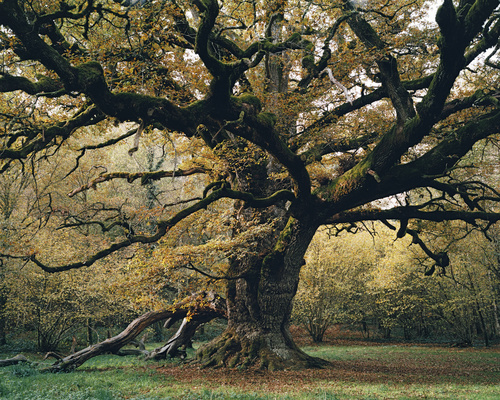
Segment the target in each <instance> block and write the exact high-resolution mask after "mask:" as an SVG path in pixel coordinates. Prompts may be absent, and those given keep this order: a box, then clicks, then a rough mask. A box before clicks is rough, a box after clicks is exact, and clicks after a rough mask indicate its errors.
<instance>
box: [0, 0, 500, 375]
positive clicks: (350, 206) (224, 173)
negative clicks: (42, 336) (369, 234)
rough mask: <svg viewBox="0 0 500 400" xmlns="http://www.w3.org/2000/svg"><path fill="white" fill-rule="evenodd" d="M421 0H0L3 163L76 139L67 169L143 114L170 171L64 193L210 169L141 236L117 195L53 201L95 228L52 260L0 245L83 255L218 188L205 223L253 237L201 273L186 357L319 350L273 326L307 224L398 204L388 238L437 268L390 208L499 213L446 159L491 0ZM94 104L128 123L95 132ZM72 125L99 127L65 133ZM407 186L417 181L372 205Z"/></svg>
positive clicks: (479, 96)
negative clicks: (202, 342) (202, 314)
mask: <svg viewBox="0 0 500 400" xmlns="http://www.w3.org/2000/svg"><path fill="white" fill-rule="evenodd" d="M134 4H135V3H134ZM425 9H426V8H425V7H424V6H423V2H422V1H414V0H412V1H405V0H401V1H395V2H379V1H378V0H373V1H369V2H367V3H366V4H363V5H361V6H360V4H359V3H353V2H351V1H350V0H339V1H338V2H331V1H328V2H316V3H314V4H313V3H310V2H305V3H304V2H299V1H273V0H264V1H257V0H254V1H248V2H230V1H229V2H224V4H219V3H218V2H217V1H216V0H194V1H192V2H189V1H183V0H178V1H172V2H164V1H159V0H158V1H155V0H152V1H148V2H142V3H140V4H138V5H136V6H135V7H132V4H131V3H130V4H129V5H126V6H124V5H122V4H120V3H119V2H116V1H102V2H99V3H96V2H94V1H91V0H89V1H75V2H73V1H70V2H64V3H59V4H55V3H49V2H45V1H43V0H40V1H29V2H26V1H17V0H3V1H1V2H0V24H1V25H2V27H3V28H4V29H3V30H2V33H1V34H0V40H1V44H0V48H1V49H2V62H3V66H2V71H1V76H0V91H1V92H2V93H4V94H5V96H6V98H7V99H8V101H6V106H5V110H4V112H3V113H2V115H1V118H2V121H3V126H2V132H1V134H2V149H1V151H0V158H1V160H2V166H1V168H0V171H2V173H3V172H6V171H8V170H9V169H10V168H12V167H13V166H16V165H27V164H31V165H34V164H37V163H39V162H43V161H44V160H50V159H52V157H56V159H57V157H58V155H60V154H62V153H61V150H62V149H63V148H66V147H69V148H73V149H75V148H76V154H75V156H74V157H72V159H71V160H69V156H66V157H65V160H66V161H67V163H66V164H65V166H64V168H65V169H66V173H65V174H63V175H73V173H75V172H76V171H77V170H78V168H79V162H80V160H81V159H82V157H85V156H86V154H87V153H88V152H93V151H94V150H95V151H98V150H104V151H106V150H107V149H108V148H110V147H111V146H113V145H115V144H117V143H119V142H121V141H123V140H125V139H127V138H130V139H132V137H133V139H132V140H133V144H132V146H131V153H133V152H134V150H135V149H136V148H137V147H138V146H140V145H141V140H142V138H143V137H144V136H146V135H148V136H149V134H150V133H151V132H155V131H160V132H162V134H163V137H164V140H166V141H169V140H170V139H169V138H170V137H171V135H174V133H173V132H177V133H179V134H180V135H182V136H183V137H184V138H185V140H186V141H187V142H189V143H190V144H189V146H191V147H190V148H191V149H192V150H193V152H192V157H190V158H186V159H185V160H183V161H184V163H182V164H180V165H179V164H175V165H174V168H172V170H169V169H165V170H161V171H156V172H130V171H127V172H116V173H113V172H105V173H101V174H99V175H98V176H96V177H95V178H94V179H93V180H91V181H89V182H88V183H87V184H84V185H82V186H80V187H77V188H75V189H74V190H73V191H71V193H70V194H71V195H73V197H74V196H75V195H78V194H81V193H82V192H84V191H85V190H88V189H90V188H97V187H98V186H99V189H100V190H101V189H102V187H105V185H108V184H113V183H114V181H116V180H117V179H119V178H125V179H127V180H128V181H134V180H138V179H140V181H141V183H143V184H146V183H148V182H149V181H150V180H151V179H159V178H162V177H177V178H181V179H182V178H183V177H185V176H191V175H193V174H206V175H208V177H209V179H210V181H211V182H212V183H210V184H209V185H208V186H206V187H205V189H204V190H199V191H198V194H197V195H196V196H195V197H191V201H190V202H186V201H187V200H189V199H182V200H180V201H177V202H176V203H177V205H176V206H175V207H174V208H170V207H164V208H161V209H159V210H158V213H157V215H156V217H157V221H156V222H155V226H156V229H155V231H154V233H150V232H147V231H145V230H144V229H143V228H142V227H140V226H138V227H139V229H137V230H136V226H134V225H133V224H132V225H131V222H132V221H131V218H130V216H129V214H128V213H127V212H124V211H125V210H124V208H123V207H121V208H119V207H118V209H117V207H116V206H115V207H109V206H107V205H106V206H104V207H102V208H100V209H99V208H97V209H96V208H92V209H93V210H95V212H94V213H90V214H87V219H85V220H81V219H80V220H79V219H75V218H74V215H73V212H72V208H69V207H68V211H69V213H70V219H68V218H65V221H66V227H69V226H68V224H69V225H70V226H72V227H76V226H75V224H76V225H79V227H78V228H80V229H81V228H82V227H89V226H92V227H96V228H100V229H101V230H102V231H104V232H108V237H107V239H106V240H104V241H103V242H101V244H100V246H99V245H98V246H97V247H94V246H92V247H93V248H96V250H95V251H93V252H92V254H90V255H88V256H87V255H83V254H81V255H78V254H75V253H72V254H70V253H67V256H68V257H69V258H66V259H64V257H62V259H61V261H60V262H59V263H54V262H52V258H51V257H49V256H47V255H46V254H44V253H43V251H40V252H39V253H34V252H31V253H29V252H27V253H26V252H25V253H24V254H22V255H20V254H19V253H13V252H9V253H5V254H4V257H7V258H12V257H28V258H29V260H30V261H31V262H33V263H35V264H36V265H37V266H39V267H40V268H42V269H44V270H45V271H47V272H57V271H65V270H71V269H77V268H82V267H89V266H91V265H93V264H95V263H96V262H97V261H98V260H101V259H103V258H104V257H106V256H108V255H110V254H112V253H115V252H119V251H121V250H123V249H125V248H130V247H132V248H133V246H134V245H137V244H140V243H142V244H150V243H154V242H157V241H158V240H160V239H161V238H162V237H164V236H166V235H168V234H170V233H171V232H172V231H173V230H174V228H175V227H176V226H177V224H178V223H179V222H181V221H183V220H185V219H187V218H189V217H190V216H191V215H193V214H194V213H196V212H198V211H200V210H203V209H206V208H207V207H209V206H211V205H212V204H214V203H215V202H219V201H220V200H222V199H232V200H234V203H232V204H231V205H230V206H229V207H230V208H229V209H228V210H230V212H229V213H228V214H225V215H224V216H223V218H222V219H221V224H222V222H223V224H225V225H224V226H227V227H228V235H229V236H230V237H234V238H236V237H238V236H240V235H241V234H242V233H244V232H248V231H250V232H252V233H253V234H250V235H248V236H247V238H249V239H251V240H249V241H248V242H247V245H246V246H241V247H240V248H245V251H243V252H242V253H241V254H238V253H237V252H235V253H232V254H227V255H226V269H225V271H224V273H223V275H218V276H214V278H226V280H227V289H226V297H227V305H228V315H229V321H228V328H227V330H226V332H225V333H224V334H223V335H222V336H221V337H220V338H219V339H217V340H215V341H214V342H213V343H211V344H209V345H207V346H206V347H204V348H203V349H202V350H201V351H200V353H199V357H200V359H201V361H202V362H203V363H204V364H205V365H220V364H230V365H233V366H234V365H248V364H252V363H258V364H260V365H261V366H262V367H268V368H283V367H287V366H291V365H293V366H295V367H296V366H298V365H303V366H314V365H319V364H321V362H320V361H319V360H315V359H312V358H311V357H309V356H307V355H306V354H305V353H303V352H301V351H300V350H299V349H298V348H297V347H296V346H295V344H294V343H293V340H292V338H291V336H290V334H289V330H288V325H289V320H290V314H291V304H292V299H293V297H294V295H295V293H296V290H297V286H298V281H299V273H300V269H301V267H302V266H303V264H304V254H305V252H306V250H307V248H308V246H309V243H310V241H311V240H312V238H313V236H314V233H315V232H316V230H317V229H318V228H319V227H320V226H321V225H323V224H342V223H356V222H359V221H363V220H388V219H393V220H400V221H401V224H400V227H399V229H398V232H397V236H398V237H402V236H404V235H405V234H407V233H410V234H411V235H412V237H413V241H414V242H415V243H417V244H419V245H420V247H421V248H422V249H427V255H428V256H429V257H431V258H432V259H433V260H434V261H435V263H436V264H437V265H438V267H440V268H442V269H445V268H446V267H447V266H448V263H449V257H448V256H447V254H446V253H444V252H433V251H430V250H429V248H428V247H426V246H425V243H424V242H423V240H422V239H420V238H419V235H418V231H417V230H415V229H408V228H407V227H408V221H409V220H415V219H423V220H431V221H437V222H441V221H444V220H461V221H465V222H467V223H469V224H474V225H476V226H477V227H478V229H483V230H487V228H489V227H491V225H492V224H493V223H495V222H496V221H497V220H498V219H499V218H500V214H498V213H496V212H495V210H496V209H495V207H496V206H495V205H496V202H497V201H498V199H499V196H498V191H496V190H495V188H494V187H492V185H489V184H488V183H487V182H486V181H483V180H480V179H477V180H473V181H471V180H469V179H464V177H463V176H462V175H461V174H460V171H461V168H465V167H470V165H469V164H467V160H465V163H462V164H461V163H460V161H461V159H462V158H463V157H465V156H466V155H467V154H468V152H469V151H470V150H471V149H472V148H473V147H474V145H475V144H476V143H477V142H480V141H482V140H486V139H492V138H494V135H495V134H497V133H498V130H499V127H500V113H499V111H498V109H497V107H496V105H497V104H498V101H497V98H496V95H497V76H498V75H497V70H498V64H497V61H498V60H497V51H498V46H497V44H498V38H499V35H500V20H499V18H498V1H497V0H477V1H473V0H462V1H460V2H458V3H454V2H452V1H451V0H444V1H443V2H442V4H441V7H440V8H439V11H438V13H437V16H436V22H437V26H436V25H433V24H427V22H426V21H427V19H426V18H427V16H426V15H425ZM14 92H16V95H15V96H14V95H12V94H13V93H14ZM113 121H114V122H118V123H121V122H126V121H130V122H133V123H135V125H134V128H133V129H132V130H131V131H129V132H128V133H113V132H112V131H108V129H109V127H110V123H111V122H113ZM90 126H96V127H97V128H98V129H100V130H102V131H108V132H111V133H109V134H108V136H107V135H104V137H99V136H98V137H96V142H94V143H93V144H87V145H84V146H74V143H75V142H74V141H73V140H74V139H77V138H78V136H79V135H84V134H85V133H86V132H87V129H88V127H90ZM160 136H161V134H160ZM165 156H167V157H168V155H167V153H165ZM68 161H71V162H68ZM165 165H167V164H165ZM169 167H170V166H169ZM420 188H427V189H428V193H429V195H428V196H425V197H423V198H418V197H417V198H416V199H414V198H413V197H412V196H407V201H406V202H404V201H403V202H399V203H398V202H397V201H392V202H391V201H381V202H377V200H382V199H386V198H387V197H389V196H395V195H398V194H405V193H408V192H409V191H412V190H414V189H420ZM48 198H50V197H48ZM50 204H51V203H50V202H48V203H45V206H46V207H45V208H44V210H45V211H47V210H50V207H49V206H50ZM169 204H170V203H169ZM224 204H227V203H224ZM181 205H183V207H182V208H181V207H180V206H181ZM41 214H44V215H41ZM50 214H51V213H50V212H49V213H47V212H46V213H39V215H37V216H36V218H39V219H40V218H41V219H42V220H43V218H46V216H47V215H50ZM69 221H71V222H69ZM63 223H64V222H63ZM111 233H112V235H111ZM49 250H50V251H52V252H53V249H49ZM62 255H64V254H62ZM75 256H80V258H79V259H78V260H77V261H75ZM187 265H188V266H190V267H193V266H194V267H195V268H196V269H198V270H200V269H201V268H200V266H198V265H194V264H193V263H192V262H191V263H188V264H187ZM227 278H229V279H227Z"/></svg>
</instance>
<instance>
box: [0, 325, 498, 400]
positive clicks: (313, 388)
mask: <svg viewBox="0 0 500 400" xmlns="http://www.w3.org/2000/svg"><path fill="white" fill-rule="evenodd" d="M295 334H296V338H297V341H298V342H299V343H300V344H301V346H302V348H303V349H304V350H305V351H306V352H307V353H309V354H311V355H313V356H317V357H321V358H324V359H326V360H328V361H330V362H331V364H330V365H329V366H328V367H326V368H324V369H320V370H301V371H274V372H269V371H262V370H253V369H249V370H238V369H200V368H199V367H197V366H196V365H193V364H184V363H180V362H178V361H173V362H172V361H171V362H148V363H146V362H144V361H143V360H142V359H140V358H135V357H116V356H111V355H108V356H102V357H98V358H95V359H92V360H89V361H88V362H87V363H85V364H84V365H83V366H82V367H80V368H79V369H78V370H76V371H75V372H72V373H69V374H41V373H39V372H37V371H36V370H35V369H34V368H32V367H30V366H28V365H19V366H11V367H6V368H2V369H0V399H2V400H3V399H7V400H18V399H19V400H38V399H44V400H45V399H46V400H50V399H54V400H55V399H65V400H90V399H95V400H115V399H116V400H121V399H135V400H153V399H183V400H192V399H193V400H194V399H201V400H204V399H207V400H208V399H252V400H254V399H364V400H368V399H422V398H424V399H425V398H426V399H477V400H479V399H480V400H484V399H491V400H493V399H500V346H499V345H495V346H491V347H489V348H484V347H477V348H457V347H449V346H444V345H432V344H415V343H405V344H402V343H390V342H375V341H364V340H362V338H351V339H346V338H339V335H338V334H339V332H337V333H335V332H333V333H332V334H330V335H328V336H327V337H326V341H325V343H322V344H312V343H311V342H310V341H309V340H308V339H307V336H306V335H303V332H295ZM299 338H300V339H299ZM2 356H3V355H2V354H0V358H2ZM27 356H28V357H29V356H30V355H28V354H27Z"/></svg>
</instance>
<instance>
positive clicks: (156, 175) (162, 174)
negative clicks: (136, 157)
mask: <svg viewBox="0 0 500 400" xmlns="http://www.w3.org/2000/svg"><path fill="white" fill-rule="evenodd" d="M207 172H208V170H207V169H205V168H202V167H193V168H189V169H186V170H182V169H177V170H175V171H154V172H111V173H107V174H102V175H99V176H98V177H97V178H94V179H92V180H91V181H90V182H89V183H87V184H85V185H82V186H80V187H78V188H76V189H74V190H72V191H71V192H70V193H68V196H69V197H73V196H74V195H76V194H77V193H81V192H83V191H85V190H88V189H96V187H97V185H98V184H99V183H103V182H108V181H111V180H113V179H126V180H127V182H129V183H132V182H133V181H135V180H136V179H140V180H141V185H145V184H147V183H148V182H150V181H152V180H158V179H161V178H175V177H181V176H190V175H195V174H205V173H207Z"/></svg>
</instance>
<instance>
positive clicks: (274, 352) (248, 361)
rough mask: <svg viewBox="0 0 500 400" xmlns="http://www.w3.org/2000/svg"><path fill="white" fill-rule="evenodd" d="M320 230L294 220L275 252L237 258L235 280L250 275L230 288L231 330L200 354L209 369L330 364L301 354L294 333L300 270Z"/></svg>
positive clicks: (229, 315) (202, 361)
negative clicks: (292, 317) (291, 326)
mask: <svg viewBox="0 0 500 400" xmlns="http://www.w3.org/2000/svg"><path fill="white" fill-rule="evenodd" d="M315 230H316V226H313V225H310V224H307V223H303V222H300V221H298V220H296V219H294V218H292V217H290V218H289V219H288V223H287V225H286V226H285V228H284V229H283V230H282V232H281V233H280V235H279V237H278V238H277V240H275V244H274V247H273V248H272V250H271V251H269V252H267V253H266V254H260V255H254V256H249V257H245V258H244V259H242V260H233V262H232V265H231V272H232V273H233V274H234V275H233V276H241V275H244V276H243V277H241V278H239V279H236V280H233V281H230V282H229V283H228V286H227V305H228V327H227V330H226V331H225V332H224V333H223V334H222V335H221V336H220V337H218V338H216V339H214V340H213V341H212V342H211V343H209V344H207V345H205V346H203V347H202V348H200V349H199V350H198V354H197V358H198V360H199V361H200V362H201V363H202V364H203V365H204V366H229V367H235V366H244V367H245V366H250V365H256V366H258V367H260V368H267V369H270V370H274V369H288V368H294V369H297V368H309V367H320V366H322V365H325V364H327V363H326V362H325V361H324V360H320V359H318V358H314V357H311V356H309V355H307V354H306V353H304V352H303V351H301V350H300V349H299V348H298V347H297V346H296V345H295V343H294V341H293V339H292V337H291V335H290V331H289V323H290V315H291V312H292V300H293V297H294V296H295V293H296V291H297V286H298V281H299V273H300V268H301V267H302V265H303V264H304V254H305V252H306V250H307V247H308V245H309V243H310V241H311V239H312V237H313V235H314V232H315Z"/></svg>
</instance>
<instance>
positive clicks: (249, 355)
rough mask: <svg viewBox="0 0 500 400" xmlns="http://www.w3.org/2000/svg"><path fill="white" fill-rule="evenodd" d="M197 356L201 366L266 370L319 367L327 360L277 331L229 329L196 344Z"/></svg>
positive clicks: (325, 363)
mask: <svg viewBox="0 0 500 400" xmlns="http://www.w3.org/2000/svg"><path fill="white" fill-rule="evenodd" d="M197 360H198V362H200V363H201V364H202V366H203V367H229V368H235V367H240V368H250V367H257V368H259V369H268V370H287V369H288V370H289V369H305V368H321V367H324V366H326V365H328V364H329V363H328V362H327V361H325V360H322V359H320V358H316V357H311V356H309V355H308V354H306V353H304V352H303V351H302V350H300V349H299V348H298V347H297V346H295V344H293V342H291V341H288V340H286V338H284V337H283V336H282V335H281V333H261V334H257V333H255V332H253V333H249V334H246V335H241V334H240V335H238V334H237V333H236V332H235V331H234V330H232V329H227V330H226V332H225V333H224V334H223V335H221V336H220V337H218V338H216V339H214V340H213V341H212V342H210V343H208V344H207V345H205V346H203V347H202V348H200V349H199V350H198V353H197Z"/></svg>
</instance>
